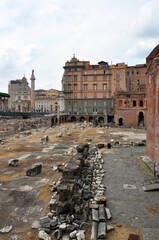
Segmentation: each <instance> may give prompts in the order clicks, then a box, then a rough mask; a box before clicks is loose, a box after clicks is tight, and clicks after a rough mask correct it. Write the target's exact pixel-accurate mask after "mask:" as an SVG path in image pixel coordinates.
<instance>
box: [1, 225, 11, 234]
mask: <svg viewBox="0 0 159 240" xmlns="http://www.w3.org/2000/svg"><path fill="white" fill-rule="evenodd" d="M12 228H13V226H6V227H3V228H1V229H0V233H9V232H10V231H11V230H12Z"/></svg>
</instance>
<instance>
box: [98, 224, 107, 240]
mask: <svg viewBox="0 0 159 240" xmlns="http://www.w3.org/2000/svg"><path fill="white" fill-rule="evenodd" d="M98 238H99V239H105V238H106V223H105V222H100V223H99V224H98Z"/></svg>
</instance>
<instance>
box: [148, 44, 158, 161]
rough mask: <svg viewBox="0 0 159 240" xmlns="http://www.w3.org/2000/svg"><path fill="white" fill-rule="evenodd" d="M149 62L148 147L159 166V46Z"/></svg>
mask: <svg viewBox="0 0 159 240" xmlns="http://www.w3.org/2000/svg"><path fill="white" fill-rule="evenodd" d="M146 61H147V76H146V81H147V107H148V113H147V145H146V151H147V154H148V155H149V157H150V158H151V159H152V160H153V161H154V162H157V163H158V164H159V45H158V46H157V47H156V48H154V49H153V51H152V52H151V53H150V55H149V56H148V57H147V59H146Z"/></svg>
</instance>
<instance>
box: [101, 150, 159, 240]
mask: <svg viewBox="0 0 159 240" xmlns="http://www.w3.org/2000/svg"><path fill="white" fill-rule="evenodd" d="M141 155H145V147H132V148H119V149H117V150H114V149H112V150H110V151H105V153H104V151H103V157H104V168H105V170H106V173H105V177H104V184H105V186H107V191H106V196H107V198H108V204H107V205H108V207H109V208H110V210H111V212H112V215H113V220H115V221H117V222H120V223H123V224H128V225H131V226H134V227H137V228H141V229H142V234H143V240H159V230H158V229H159V212H158V213H155V209H156V208H157V207H158V208H159V191H153V192H144V191H143V190H142V184H143V183H144V181H145V180H146V179H149V178H151V176H149V175H148V173H147V172H146V171H145V170H144V169H142V167H141V166H140V165H138V163H137V156H141ZM152 210H153V211H154V213H152Z"/></svg>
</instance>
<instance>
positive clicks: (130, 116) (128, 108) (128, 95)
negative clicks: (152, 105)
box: [114, 91, 147, 126]
mask: <svg viewBox="0 0 159 240" xmlns="http://www.w3.org/2000/svg"><path fill="white" fill-rule="evenodd" d="M146 110H147V100H146V96H145V92H138V91H137V92H122V91H121V92H118V93H117V94H116V96H115V114H114V121H115V125H116V126H122V125H123V126H146Z"/></svg>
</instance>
